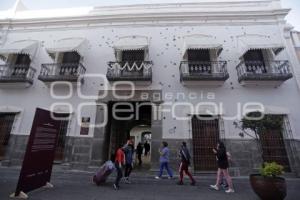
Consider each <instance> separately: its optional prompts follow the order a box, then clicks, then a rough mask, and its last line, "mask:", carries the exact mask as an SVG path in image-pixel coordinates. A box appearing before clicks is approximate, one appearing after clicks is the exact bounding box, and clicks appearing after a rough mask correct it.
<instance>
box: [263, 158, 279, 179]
mask: <svg viewBox="0 0 300 200" xmlns="http://www.w3.org/2000/svg"><path fill="white" fill-rule="evenodd" d="M283 173H284V171H283V166H282V165H279V164H277V163H276V162H272V163H264V164H263V166H262V167H261V168H260V174H261V175H262V176H265V177H276V176H280V175H282V174H283Z"/></svg>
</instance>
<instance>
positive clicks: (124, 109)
mask: <svg viewBox="0 0 300 200" xmlns="http://www.w3.org/2000/svg"><path fill="white" fill-rule="evenodd" d="M108 105H109V123H108V125H107V132H106V136H107V137H106V142H107V143H108V144H109V145H108V147H107V148H108V151H107V152H108V155H107V157H108V158H109V157H111V156H112V155H113V154H114V153H115V152H116V150H117V148H118V147H119V146H123V145H124V144H126V142H127V140H129V139H134V140H135V141H139V142H141V143H142V142H144V141H145V138H144V137H142V134H143V133H148V135H147V137H149V133H151V115H152V107H151V105H150V103H149V104H147V102H109V103H108ZM116 110H118V111H119V112H116ZM114 112H115V113H114ZM143 136H146V134H144V135H143ZM137 144H138V143H136V142H135V143H134V146H135V148H136V147H137ZM145 161H146V160H145ZM147 163H148V164H149V163H150V158H149V159H148V162H147ZM149 168H150V164H149Z"/></svg>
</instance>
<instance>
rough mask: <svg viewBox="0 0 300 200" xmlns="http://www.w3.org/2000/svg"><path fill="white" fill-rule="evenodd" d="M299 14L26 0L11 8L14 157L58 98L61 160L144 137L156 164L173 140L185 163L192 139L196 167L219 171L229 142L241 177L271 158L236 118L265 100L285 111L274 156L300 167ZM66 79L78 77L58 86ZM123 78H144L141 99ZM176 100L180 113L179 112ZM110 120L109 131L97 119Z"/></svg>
mask: <svg viewBox="0 0 300 200" xmlns="http://www.w3.org/2000/svg"><path fill="white" fill-rule="evenodd" d="M288 12H289V9H283V8H282V7H281V5H280V0H247V1H246V0H228V1H227V0H210V1H207V0H198V1H197V2H195V3H175V4H149V5H147V4H146V5H131V6H111V7H86V8H76V9H58V10H26V9H25V8H24V6H22V4H21V3H18V4H17V5H16V6H15V7H14V9H13V10H10V11H7V12H2V13H0V43H1V46H0V55H1V59H2V64H1V65H0V88H1V89H0V133H1V135H0V142H1V144H0V145H1V146H0V158H1V160H2V165H19V164H20V163H21V161H22V158H23V155H24V151H25V147H26V143H27V138H28V135H29V133H30V130H31V125H32V121H33V118H34V114H35V109H36V108H37V107H40V108H45V109H50V108H51V105H53V104H54V103H56V104H55V106H54V107H52V108H53V109H52V110H53V111H55V112H59V113H62V114H63V115H64V116H66V117H69V118H68V119H66V120H63V123H62V125H61V131H60V137H59V140H58V146H57V150H56V160H57V161H59V162H62V163H64V164H65V165H67V166H69V167H70V168H75V169H86V168H87V167H89V166H99V165H100V164H101V163H102V162H103V161H105V160H106V159H108V158H109V156H110V154H112V153H114V151H115V149H116V146H117V145H119V144H122V143H124V142H126V140H127V139H129V138H132V139H135V140H138V141H145V140H146V139H147V140H150V143H151V161H150V162H151V167H152V168H153V169H156V168H158V157H159V154H158V148H159V146H160V143H161V141H162V140H164V141H167V142H168V143H169V146H170V149H171V150H172V152H173V153H172V155H171V159H172V163H174V167H175V166H177V165H175V163H176V162H177V161H176V159H177V158H176V156H177V155H176V150H177V148H178V147H179V145H180V142H181V141H183V140H185V141H188V142H189V147H190V148H191V152H192V153H193V157H194V160H193V167H194V170H195V171H205V172H207V171H212V170H213V171H214V170H215V156H214V155H213V154H212V153H211V152H212V148H213V147H214V145H215V143H216V141H217V140H219V139H222V140H225V142H226V144H227V147H228V150H229V151H230V152H231V154H232V156H233V160H234V161H233V164H232V170H233V171H234V173H235V174H236V175H239V174H248V173H249V172H251V171H252V170H253V169H255V168H258V166H259V165H260V164H261V163H260V160H261V159H260V157H261V152H259V148H257V145H256V143H255V141H254V140H253V139H251V138H241V137H240V136H239V133H240V130H239V129H237V128H235V126H234V124H233V122H234V121H235V120H233V119H228V118H229V117H231V118H232V117H234V116H236V115H238V114H239V112H240V110H242V111H245V109H243V108H244V107H245V106H246V105H247V103H249V102H259V103H262V104H263V105H264V107H265V114H267V115H281V116H283V118H284V120H283V130H272V131H271V132H270V131H269V132H268V133H266V134H265V137H263V138H261V144H262V147H263V157H264V160H265V161H273V160H274V161H277V162H279V163H281V164H283V165H285V167H286V169H287V171H291V172H293V173H298V174H300V161H299V160H300V158H299V155H300V124H299V120H300V117H299V113H300V104H299V101H300V93H299V89H300V79H298V77H300V66H299V65H298V63H299V62H298V61H297V57H296V54H295V51H294V46H293V43H292V42H291V40H290V38H289V37H288V36H289V35H290V31H291V30H290V29H289V28H288V26H287V24H286V22H285V20H284V18H285V16H286V15H287V14H288ZM99 74H100V75H102V76H99ZM82 75H85V76H82ZM96 75H97V76H96ZM92 76H94V77H92ZM56 81H66V82H67V83H70V85H66V84H62V83H60V84H56V85H55V86H54V87H52V86H53V85H52V83H54V82H56ZM118 81H132V82H133V83H134V85H135V87H136V88H135V90H134V95H133V96H131V97H130V98H129V99H124V98H120V97H116V94H118V95H121V96H122V95H123V96H124V95H128V96H130V94H131V92H132V90H130V89H131V87H129V85H128V84H127V85H126V84H125V83H123V85H118V86H117V89H116V90H113V89H112V86H113V84H116V83H118ZM77 83H80V84H79V85H78V84H77ZM106 86H108V90H106ZM71 89H73V92H74V93H73V94H71V95H70V96H69V97H68V94H69V91H70V90H71ZM50 91H53V92H52V93H54V94H55V95H56V99H55V98H53V95H52V96H51V92H50ZM105 93H106V94H105ZM115 93H116V94H115ZM80 94H81V95H80ZM103 94H104V95H103ZM87 96H92V97H90V98H87ZM118 102H128V103H130V105H127V106H126V105H117V103H118ZM205 102H210V103H211V104H212V103H214V104H216V105H219V106H220V107H222V109H218V110H217V111H215V109H213V107H212V105H211V104H208V103H205ZM96 103H97V104H98V105H96ZM141 103H144V105H141ZM150 103H151V105H155V106H151V105H150ZM182 103H183V105H180V104H182ZM199 103H202V105H199ZM67 104H70V105H71V107H72V108H73V109H70V107H69V106H68V105H67ZM197 105H199V106H198V107H197ZM105 106H106V107H105ZM172 106H173V108H174V110H173V111H174V112H175V114H176V116H177V117H175V116H174V115H172V112H168V111H167V110H168V109H169V110H172ZM191 106H194V107H196V108H197V109H191V108H190V107H191ZM114 107H117V108H120V109H126V110H123V111H124V112H123V113H122V114H121V115H120V116H122V117H130V116H134V117H137V116H139V117H137V118H136V119H128V120H125V121H124V120H118V119H117V118H116V116H115V117H113V113H112V108H114ZM151 107H153V109H151ZM158 107H160V108H162V109H164V110H165V111H164V112H163V113H160V112H159V110H157V108H158ZM80 108H82V109H81V110H80ZM106 108H107V109H106ZM252 108H253V109H254V110H256V109H257V108H258V106H257V105H256V106H252ZM131 110H132V111H135V112H134V114H132V113H133V112H131ZM105 111H108V115H107V116H108V117H106V115H105V113H106V112H105ZM125 111H126V112H125ZM118 116H119V115H118ZM197 116H201V117H202V118H203V119H199V117H197ZM178 117H184V118H185V120H180V119H179V118H178ZM204 118H205V119H206V120H204ZM105 119H108V120H107V124H106V126H105V127H92V124H94V123H95V122H96V123H101V122H105V121H106V120H105ZM77 122H78V123H77ZM80 124H85V125H89V128H86V127H81V125H80ZM139 134H140V137H139ZM135 142H136V141H135Z"/></svg>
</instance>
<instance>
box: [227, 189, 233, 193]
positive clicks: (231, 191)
mask: <svg viewBox="0 0 300 200" xmlns="http://www.w3.org/2000/svg"><path fill="white" fill-rule="evenodd" d="M225 192H226V193H227V194H229V193H234V190H233V189H228V190H225Z"/></svg>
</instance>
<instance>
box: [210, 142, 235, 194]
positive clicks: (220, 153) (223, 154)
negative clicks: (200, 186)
mask: <svg viewBox="0 0 300 200" xmlns="http://www.w3.org/2000/svg"><path fill="white" fill-rule="evenodd" d="M213 153H214V154H215V155H216V157H217V164H218V172H217V180H216V184H215V185H210V188H212V189H214V190H219V187H220V182H221V179H222V175H223V176H224V177H225V179H226V181H227V184H228V190H226V191H225V192H226V193H234V189H233V185H232V179H231V177H230V175H229V172H228V167H229V162H228V156H227V151H226V147H225V145H224V143H223V142H218V144H217V148H216V149H213Z"/></svg>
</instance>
